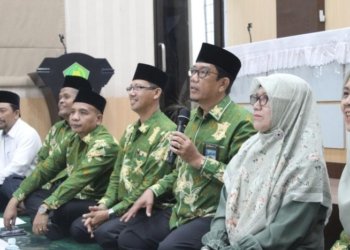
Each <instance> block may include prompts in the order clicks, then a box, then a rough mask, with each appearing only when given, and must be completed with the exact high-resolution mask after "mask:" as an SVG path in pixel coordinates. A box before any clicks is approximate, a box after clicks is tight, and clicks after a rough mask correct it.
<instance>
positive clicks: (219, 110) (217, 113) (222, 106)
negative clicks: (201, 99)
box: [195, 96, 232, 121]
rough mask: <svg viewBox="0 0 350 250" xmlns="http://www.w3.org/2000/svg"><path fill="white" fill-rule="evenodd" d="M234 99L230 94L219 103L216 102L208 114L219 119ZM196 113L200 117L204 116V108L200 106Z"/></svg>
mask: <svg viewBox="0 0 350 250" xmlns="http://www.w3.org/2000/svg"><path fill="white" fill-rule="evenodd" d="M231 103H232V100H231V99H230V97H229V96H225V97H224V98H223V99H222V100H221V101H220V102H219V103H218V104H216V105H215V106H214V107H213V108H212V109H211V110H210V111H209V113H208V115H210V116H212V117H213V118H214V119H215V120H217V121H219V120H220V119H221V117H222V115H223V114H224V113H225V110H226V109H227V108H228V106H230V104H231ZM195 115H196V116H197V117H198V118H202V117H203V109H202V108H201V107H198V108H197V110H196V111H195Z"/></svg>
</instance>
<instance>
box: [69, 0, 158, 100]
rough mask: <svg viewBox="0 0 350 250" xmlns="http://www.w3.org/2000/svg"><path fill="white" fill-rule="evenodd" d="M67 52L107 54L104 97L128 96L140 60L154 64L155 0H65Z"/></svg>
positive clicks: (98, 55) (96, 55)
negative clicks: (108, 74) (110, 73)
mask: <svg viewBox="0 0 350 250" xmlns="http://www.w3.org/2000/svg"><path fill="white" fill-rule="evenodd" d="M65 14H66V17H65V20H66V42H67V52H68V53H70V52H81V53H86V54H89V55H91V56H93V57H96V58H107V60H108V61H109V63H110V64H111V65H112V67H113V68H114V70H115V74H114V76H113V77H112V78H111V80H110V81H109V83H108V84H107V85H106V86H105V87H104V88H103V89H102V92H101V93H102V95H103V96H105V97H121V96H126V95H127V94H126V91H125V88H126V87H127V85H129V83H130V81H131V79H132V76H133V74H134V71H135V68H136V65H137V63H138V62H143V63H148V64H153V65H154V47H153V44H154V28H153V24H154V20H153V0H142V1H140V0H127V1H125V0H103V1H101V0H89V1H86V0H65Z"/></svg>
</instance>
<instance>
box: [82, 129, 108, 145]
mask: <svg viewBox="0 0 350 250" xmlns="http://www.w3.org/2000/svg"><path fill="white" fill-rule="evenodd" d="M102 128H103V126H102V125H97V127H96V128H95V129H94V130H92V131H91V132H90V133H88V134H87V135H85V136H84V137H83V138H82V139H81V140H82V141H83V142H85V143H86V144H88V143H89V142H90V140H91V139H92V138H94V136H95V135H96V134H97V133H99V132H100V130H101V129H102ZM76 135H77V136H78V137H79V135H78V134H76Z"/></svg>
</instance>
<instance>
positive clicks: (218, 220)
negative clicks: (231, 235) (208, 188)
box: [202, 186, 229, 250]
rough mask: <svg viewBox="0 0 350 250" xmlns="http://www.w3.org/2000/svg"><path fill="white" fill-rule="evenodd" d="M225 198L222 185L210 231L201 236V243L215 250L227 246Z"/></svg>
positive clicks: (224, 190) (225, 193)
mask: <svg viewBox="0 0 350 250" xmlns="http://www.w3.org/2000/svg"><path fill="white" fill-rule="evenodd" d="M226 200H227V192H226V189H225V186H223V188H222V190H221V194H220V201H219V205H218V208H217V210H216V213H215V216H214V218H213V220H212V221H211V225H210V231H209V232H208V233H206V234H205V235H204V236H203V238H202V243H203V245H205V246H209V247H210V249H214V250H217V249H222V248H223V247H226V246H229V241H228V238H227V233H226V225H225V213H226Z"/></svg>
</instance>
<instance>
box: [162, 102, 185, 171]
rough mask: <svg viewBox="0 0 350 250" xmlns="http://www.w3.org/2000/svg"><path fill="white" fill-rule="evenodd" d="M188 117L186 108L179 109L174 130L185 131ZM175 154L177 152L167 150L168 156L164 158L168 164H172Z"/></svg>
mask: <svg viewBox="0 0 350 250" xmlns="http://www.w3.org/2000/svg"><path fill="white" fill-rule="evenodd" d="M189 117H190V111H189V110H188V109H187V108H182V109H180V112H179V115H178V117H177V129H176V131H179V132H181V133H183V132H184V131H185V128H186V126H187V123H188V120H189ZM176 156H177V154H175V153H174V152H173V151H171V150H169V152H168V157H167V159H166V161H167V163H168V164H170V165H171V166H172V165H174V162H175V159H176Z"/></svg>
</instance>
